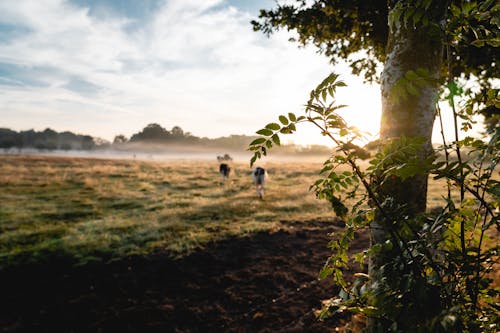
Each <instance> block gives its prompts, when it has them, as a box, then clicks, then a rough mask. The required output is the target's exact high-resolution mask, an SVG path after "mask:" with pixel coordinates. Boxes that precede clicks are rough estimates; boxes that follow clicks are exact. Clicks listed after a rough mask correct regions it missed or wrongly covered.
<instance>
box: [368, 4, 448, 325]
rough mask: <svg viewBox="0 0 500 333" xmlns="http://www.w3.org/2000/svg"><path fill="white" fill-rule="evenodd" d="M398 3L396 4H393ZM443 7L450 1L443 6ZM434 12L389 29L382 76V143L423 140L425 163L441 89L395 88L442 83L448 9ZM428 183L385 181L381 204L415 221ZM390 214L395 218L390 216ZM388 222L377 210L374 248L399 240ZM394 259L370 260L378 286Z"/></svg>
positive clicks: (380, 190) (422, 208)
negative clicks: (423, 80)
mask: <svg viewBox="0 0 500 333" xmlns="http://www.w3.org/2000/svg"><path fill="white" fill-rule="evenodd" d="M396 2H397V1H393V3H396ZM403 2H406V3H407V4H409V3H410V2H408V1H403ZM436 2H437V1H436ZM443 3H445V2H444V1H443ZM435 7H436V8H431V9H430V10H429V14H427V13H426V15H428V19H429V25H428V26H425V27H422V26H418V27H417V28H415V27H413V25H412V24H408V25H407V26H405V25H404V24H403V23H402V22H401V23H400V24H396V26H395V27H392V28H391V29H390V32H389V37H388V43H387V53H386V60H385V63H384V70H383V73H382V76H381V95H382V118H381V127H380V139H381V140H380V141H381V144H382V145H383V144H384V142H387V141H388V140H390V139H398V138H401V137H407V138H424V139H425V142H424V144H423V146H422V148H421V149H420V151H419V152H418V156H419V157H420V158H422V159H423V158H425V157H427V156H428V155H429V154H430V153H432V142H431V138H432V128H433V123H434V119H435V115H436V103H437V100H438V87H437V85H436V84H428V85H425V86H423V87H419V89H418V90H419V93H418V94H415V95H413V94H408V95H407V96H406V97H402V96H397V95H396V94H394V90H393V89H394V87H395V86H396V85H397V82H398V79H400V78H401V77H403V76H404V75H405V73H407V72H408V71H410V70H412V71H416V70H417V69H419V68H420V69H425V70H427V71H428V72H429V73H430V76H431V77H433V78H435V79H438V78H439V74H440V69H441V65H442V58H443V57H442V55H443V43H442V36H441V33H440V31H439V28H438V27H439V23H440V22H441V21H442V20H443V18H444V15H445V10H444V7H445V5H444V4H437V5H436V6H435ZM437 7H439V8H437ZM392 8H394V7H392ZM392 10H393V9H392ZM427 178H428V175H427V174H424V175H418V176H415V177H411V178H408V179H406V180H405V181H402V180H401V179H398V178H393V179H390V180H386V181H384V183H383V184H382V185H381V186H380V187H379V188H378V189H377V194H378V195H379V200H380V202H382V201H384V200H385V199H387V198H391V200H392V205H393V206H398V207H403V208H402V209H401V210H399V212H400V211H403V214H404V215H405V216H406V217H408V218H412V217H415V216H416V215H417V214H419V213H422V212H424V211H425V209H426V201H427ZM389 215H391V213H390V211H389ZM390 217H391V218H392V217H393V216H390ZM388 222H389V221H387V214H386V215H385V216H384V214H381V212H380V211H378V212H377V214H376V218H375V221H374V222H372V224H371V241H372V245H373V244H383V243H384V242H385V241H386V240H387V239H390V238H394V234H392V235H391V234H390V231H389V229H388V227H387V223H388ZM390 222H392V221H390ZM396 227H397V226H396ZM390 255H391V254H390V253H389V254H387V253H384V254H376V255H374V256H372V257H371V258H370V263H369V274H370V277H371V281H372V283H373V286H375V285H376V284H377V280H378V279H380V278H381V276H380V274H379V268H380V267H381V266H382V265H383V264H384V263H386V262H387V260H388V259H390V258H388V256H390ZM385 278H390V277H385ZM373 325H374V321H373V320H369V321H368V328H370V327H372V328H373Z"/></svg>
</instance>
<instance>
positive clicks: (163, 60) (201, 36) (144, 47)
mask: <svg viewBox="0 0 500 333" xmlns="http://www.w3.org/2000/svg"><path fill="white" fill-rule="evenodd" d="M0 12H2V13H5V14H3V15H1V16H0V22H1V23H4V24H15V25H20V26H23V27H24V28H27V29H28V30H29V32H27V33H24V34H22V35H21V36H19V37H18V38H16V39H12V40H9V41H6V42H1V41H0V63H4V64H11V65H19V66H24V68H25V70H26V71H27V72H30V71H31V72H32V73H33V75H36V73H37V71H36V70H35V69H36V68H38V67H45V68H51V69H53V73H52V74H50V73H47V75H44V77H43V80H42V81H43V82H45V85H46V86H45V87H43V88H35V87H30V86H29V82H28V83H25V84H26V85H27V86H24V87H23V86H19V85H9V86H8V89H5V90H4V92H3V93H2V94H1V95H0V112H1V113H2V118H3V124H4V126H7V127H9V126H10V127H13V128H16V129H26V128H31V127H35V128H37V129H43V128H45V127H52V128H55V129H57V130H75V131H78V132H84V133H88V134H91V135H96V136H101V137H105V138H107V139H112V137H113V136H114V135H115V134H118V133H124V134H126V135H131V134H132V133H134V132H137V131H138V130H140V129H141V128H142V127H143V126H145V125H146V124H148V123H151V122H158V123H160V124H162V125H163V126H165V127H167V128H170V127H172V126H174V125H179V126H181V127H183V128H184V129H185V130H188V131H190V132H192V133H193V134H195V135H200V136H211V137H214V136H220V135H228V134H231V133H246V134H251V133H253V132H254V131H255V130H256V129H258V128H260V126H262V125H263V124H265V123H266V122H269V121H271V120H274V119H275V118H276V116H277V115H278V114H283V113H287V112H300V110H301V106H302V104H303V103H304V102H305V100H306V99H307V95H308V92H309V90H310V89H311V88H313V87H314V86H315V84H317V83H318V82H319V81H320V80H321V79H322V78H323V77H324V76H326V74H327V73H328V71H329V70H330V69H331V68H330V66H329V65H328V63H327V59H326V58H324V57H323V56H320V55H317V54H316V53H315V52H314V50H312V49H310V48H306V49H298V48H297V47H296V45H294V44H290V43H289V42H288V41H287V39H288V36H287V35H286V34H285V33H277V34H276V35H273V36H272V37H271V38H270V39H267V38H265V37H264V36H262V34H260V33H255V32H253V31H252V29H251V26H250V23H249V21H250V20H251V19H252V17H251V16H250V15H249V14H248V13H245V12H243V11H240V10H238V9H237V8H235V7H230V6H227V3H226V2H225V1H218V0H212V1H206V0H189V1H186V0H170V1H165V3H164V5H163V6H160V7H159V10H158V11H157V12H155V13H154V14H153V16H152V17H150V18H149V20H143V21H142V22H141V25H139V28H136V29H134V30H132V31H131V30H130V29H128V24H129V23H130V18H127V17H119V16H116V15H115V16H110V15H107V16H106V17H105V19H103V17H102V16H101V17H94V16H91V15H90V14H89V10H87V9H85V8H82V7H78V6H76V5H72V4H70V3H68V2H67V1H62V0H47V1H39V0H38V1H36V0H33V1H27V0H26V1H25V0H21V1H16V2H10V1H9V2H8V4H7V2H6V1H4V2H0ZM137 26H138V25H137V22H135V27H137ZM0 78H1V79H2V81H0V84H2V82H7V81H8V80H12V81H17V79H16V77H15V75H10V76H6V77H3V78H2V77H1V76H0ZM78 84H82V85H84V86H85V87H87V88H88V89H87V90H86V91H84V90H83V89H82V90H81V91H80V92H78ZM70 88H71V89H70ZM90 88H92V89H90ZM61 101H64V102H61ZM20 110H22V113H19V111H20ZM55 117H57V119H56V118H55ZM93 119H96V120H95V121H92V120H93ZM55 124H57V125H55Z"/></svg>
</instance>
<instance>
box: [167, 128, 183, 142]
mask: <svg viewBox="0 0 500 333" xmlns="http://www.w3.org/2000/svg"><path fill="white" fill-rule="evenodd" d="M170 133H171V134H172V138H173V139H174V140H179V139H182V138H184V131H183V130H182V128H180V127H179V126H174V127H172V130H171V131H170Z"/></svg>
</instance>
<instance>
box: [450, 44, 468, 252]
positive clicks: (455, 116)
mask: <svg viewBox="0 0 500 333" xmlns="http://www.w3.org/2000/svg"><path fill="white" fill-rule="evenodd" d="M450 54H451V53H450V45H449V43H447V45H446V56H447V58H448V83H449V84H450V83H451V82H452V81H453V77H452V74H451V57H450ZM449 98H450V106H451V109H452V111H453V127H454V130H455V151H456V153H457V159H458V163H459V165H460V182H459V183H460V205H462V203H463V201H464V197H465V189H464V186H465V179H464V170H463V168H462V154H461V153H460V146H459V144H458V141H459V135H458V114H457V110H456V109H455V100H454V95H453V94H452V92H451V89H450V97H449ZM460 243H461V246H462V254H463V255H464V256H465V221H463V220H462V222H461V223H460Z"/></svg>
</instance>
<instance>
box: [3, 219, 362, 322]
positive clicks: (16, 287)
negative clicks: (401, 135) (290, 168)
mask: <svg viewBox="0 0 500 333" xmlns="http://www.w3.org/2000/svg"><path fill="white" fill-rule="evenodd" d="M340 229H341V226H339V225H337V224H335V223H321V222H309V223H283V229H280V230H276V231H273V232H260V233H256V234H253V235H251V236H248V237H244V238H234V239H229V240H225V241H221V242H217V243H213V244H209V245H208V246H206V248H205V249H204V250H201V251H197V252H195V253H193V254H191V255H189V256H187V257H184V258H182V259H170V258H169V257H168V256H167V255H166V254H164V253H163V254H162V253H157V254H154V255H150V256H148V257H131V258H128V259H126V260H120V261H115V262H111V263H107V264H103V263H95V264H88V265H85V266H82V267H73V266H71V265H70V264H68V263H64V262H51V263H50V264H47V265H44V266H35V267H26V266H24V267H22V268H18V269H10V270H8V271H4V272H0V273H1V274H0V276H1V277H2V279H3V280H4V281H3V282H2V283H1V284H0V294H1V295H2V297H1V298H0V307H1V308H2V310H1V311H0V327H1V328H2V329H1V331H2V332H28V331H29V332H35V331H36V332H279V331H282V332H293V331H296V332H329V331H334V330H335V327H336V326H337V325H338V323H339V322H340V321H341V320H342V319H341V318H333V319H330V320H328V321H326V322H318V321H317V320H316V319H315V317H314V314H313V312H314V310H315V309H316V310H317V309H319V308H320V301H321V300H322V299H327V298H329V297H332V296H334V295H335V293H336V292H337V289H336V288H335V287H334V286H333V284H332V282H331V281H330V280H322V281H318V280H317V274H318V272H319V270H320V269H321V267H322V266H323V264H324V262H325V260H326V258H327V257H328V256H329V254H330V250H328V249H327V247H326V245H327V243H328V241H329V240H330V237H329V236H328V234H329V233H332V232H335V231H338V230H340ZM367 244H368V235H367V234H360V235H357V238H356V244H355V245H356V247H357V249H355V251H359V250H361V249H363V248H364V247H366V246H367Z"/></svg>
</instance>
